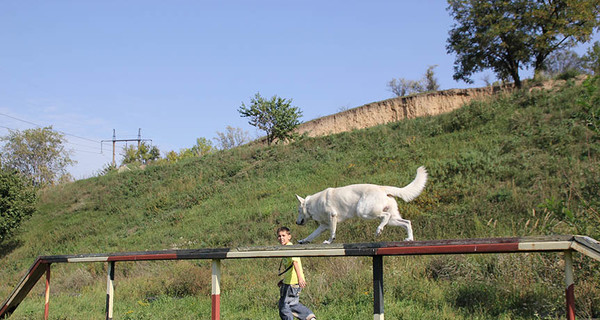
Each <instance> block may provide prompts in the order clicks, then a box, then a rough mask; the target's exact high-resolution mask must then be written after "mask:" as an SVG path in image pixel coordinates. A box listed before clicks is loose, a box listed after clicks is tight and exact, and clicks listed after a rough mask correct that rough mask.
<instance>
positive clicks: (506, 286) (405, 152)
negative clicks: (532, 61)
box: [0, 83, 600, 319]
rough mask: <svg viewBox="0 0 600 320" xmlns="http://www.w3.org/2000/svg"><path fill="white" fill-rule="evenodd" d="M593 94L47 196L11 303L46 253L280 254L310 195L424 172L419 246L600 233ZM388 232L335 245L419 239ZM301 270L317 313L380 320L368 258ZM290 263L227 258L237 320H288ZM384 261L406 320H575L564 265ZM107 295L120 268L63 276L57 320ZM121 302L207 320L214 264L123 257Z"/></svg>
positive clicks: (58, 278) (523, 102) (15, 260)
mask: <svg viewBox="0 0 600 320" xmlns="http://www.w3.org/2000/svg"><path fill="white" fill-rule="evenodd" d="M588 89H589V88H588ZM582 96H583V97H584V96H585V95H584V88H583V87H581V86H577V85H574V84H572V83H568V84H567V85H566V86H564V87H563V88H560V89H559V90H557V91H555V92H546V91H533V92H528V91H526V90H524V91H519V92H516V93H514V94H512V95H505V96H498V97H496V98H494V99H493V100H490V101H486V102H473V103H470V104H468V105H466V106H465V107H463V108H461V109H459V110H456V111H454V112H452V113H449V114H444V115H440V116H436V117H425V118H419V119H414V120H406V121H402V122H398V123H391V124H388V125H382V126H377V127H373V128H369V129H365V130H356V131H352V132H347V133H341V134H337V135H332V136H326V137H321V138H307V137H303V138H301V139H300V140H298V141H296V142H294V143H291V144H289V145H285V146H284V145H278V146H272V147H264V146H257V145H250V146H244V147H240V148H237V149H235V150H229V151H224V152H218V153H216V154H212V155H208V156H205V157H203V158H201V159H190V160H187V161H182V162H180V163H176V164H168V165H155V166H149V167H147V168H146V169H145V170H143V171H141V170H139V171H132V172H127V173H123V174H116V173H111V174H109V175H106V176H101V177H96V178H91V179H87V180H82V181H77V182H75V183H71V184H65V185H61V186H57V187H54V188H50V189H47V190H44V191H42V192H41V193H40V202H39V205H38V211H37V213H35V214H34V215H33V216H32V217H31V219H29V220H28V221H26V222H25V223H24V224H23V225H22V227H21V229H20V231H19V232H18V234H17V235H16V236H15V237H14V238H13V239H11V240H10V241H6V242H5V243H2V244H0V250H1V251H0V258H1V259H0V279H2V281H0V299H5V298H6V297H7V296H8V295H9V294H10V292H11V291H12V290H13V289H14V288H15V286H16V284H17V282H18V281H19V280H20V278H21V277H22V276H23V275H24V273H25V272H26V270H27V269H28V268H29V266H30V265H31V264H32V263H33V261H34V259H35V257H37V256H39V255H53V254H80V253H101V252H120V251H140V250H162V249H169V248H180V249H185V248H215V247H235V246H253V245H274V244H276V242H275V240H276V239H275V237H274V231H275V229H276V228H277V227H278V226H280V225H288V226H290V227H291V228H292V232H293V236H294V238H295V239H300V238H303V237H305V236H307V235H308V234H310V232H312V230H313V229H314V228H315V226H316V225H315V224H309V225H308V226H307V227H298V226H296V225H295V224H294V221H295V218H296V199H295V197H294V194H299V195H301V196H305V195H308V194H312V193H315V192H318V191H320V190H322V189H324V188H327V187H332V186H333V187H335V186H342V185H346V184H351V183H376V184H388V185H398V186H403V185H406V184H407V183H409V182H410V181H412V179H413V178H414V175H415V170H416V168H417V167H418V166H420V165H425V166H426V167H427V169H428V171H429V176H430V179H429V181H428V184H427V187H426V190H425V191H424V193H423V194H422V195H421V196H419V197H418V198H417V199H416V200H414V201H413V202H411V203H408V204H406V203H403V202H400V203H399V206H400V210H401V212H402V213H403V215H404V216H405V217H406V218H407V219H410V220H412V222H413V228H414V233H415V238H416V239H417V240H427V239H456V238H480V237H501V236H527V235H552V234H584V235H588V236H591V237H593V238H596V239H600V214H599V210H600V172H599V170H600V161H599V155H600V144H599V143H598V142H599V138H600V133H599V132H597V131H594V128H593V127H590V126H589V125H586V122H585V121H584V120H585V119H587V118H586V117H585V111H586V110H587V109H582V107H581V103H577V100H578V99H581V97H582ZM588 109H589V108H588ZM377 224H378V222H377V221H364V220H361V221H359V220H354V221H348V222H344V223H343V224H341V225H340V226H339V227H338V233H337V240H336V241H338V242H340V243H341V242H368V241H397V240H401V239H404V238H405V234H404V231H403V229H401V228H393V227H388V228H386V230H385V231H384V232H383V235H382V236H381V237H380V238H375V237H374V232H375V228H376V226H377ZM238 225H241V227H240V228H236V227H235V226H238ZM324 239H325V236H321V237H320V238H319V239H317V241H323V240H324ZM303 264H304V265H305V269H306V273H307V277H308V282H309V286H308V287H307V289H306V290H305V291H303V297H302V300H303V302H304V303H305V304H307V305H309V306H310V307H311V308H312V309H313V310H314V311H315V313H317V315H318V316H319V318H322V319H367V318H371V317H372V308H373V307H372V295H373V293H372V290H373V289H372V274H371V261H370V259H369V258H306V259H303ZM277 266H278V260H276V259H260V260H235V261H233V260H227V261H224V262H223V280H222V281H223V283H222V311H221V312H222V317H223V319H276V318H277V309H276V302H277V298H278V291H277V288H276V287H275V284H276V282H277V279H276V273H277V272H276V269H277ZM384 266H385V280H384V281H385V314H386V317H388V318H391V319H490V318H493V319H557V318H562V317H564V313H565V312H564V297H563V296H564V288H563V265H562V259H561V256H560V255H557V254H519V255H517V254H501V255H483V256H479V255H478V256H468V255H467V256H462V255H459V256H426V257H419V256H413V257H386V258H385V265H384ZM599 267H600V264H599V263H598V262H595V261H592V260H591V259H589V258H586V257H582V256H581V255H575V276H576V283H577V286H576V300H577V301H576V303H577V309H576V310H577V315H578V317H581V318H592V317H600V298H599V297H600V283H599V280H598V279H600V271H599V270H600V268H599ZM105 286H106V265H105V264H102V263H90V264H75V265H53V267H52V288H51V290H52V291H51V306H50V314H51V318H52V319H97V318H101V317H103V314H104V304H105V294H106V293H105V292H106V287H105ZM43 290H44V288H43V286H42V285H41V284H38V286H36V288H34V290H33V291H32V292H31V293H30V295H29V296H28V297H27V298H26V299H25V301H24V302H23V303H22V305H21V306H19V308H18V309H17V311H16V312H15V313H14V315H13V316H12V317H11V319H30V318H41V317H42V313H43V295H42V293H43ZM115 302H116V303H115V319H209V318H210V261H179V262H173V261H170V262H138V263H118V264H117V267H116V293H115Z"/></svg>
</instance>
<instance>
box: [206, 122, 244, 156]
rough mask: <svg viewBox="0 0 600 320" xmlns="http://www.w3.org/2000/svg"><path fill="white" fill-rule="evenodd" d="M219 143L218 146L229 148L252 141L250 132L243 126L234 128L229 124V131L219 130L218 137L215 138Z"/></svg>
mask: <svg viewBox="0 0 600 320" xmlns="http://www.w3.org/2000/svg"><path fill="white" fill-rule="evenodd" d="M214 140H215V141H216V143H217V147H218V148H219V149H221V150H227V149H231V148H235V147H238V146H241V145H243V144H244V143H248V142H249V141H250V137H249V136H248V132H247V131H244V130H242V129H241V128H233V127H231V126H227V132H219V131H217V137H216V138H214Z"/></svg>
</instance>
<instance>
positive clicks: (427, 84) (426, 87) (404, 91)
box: [387, 65, 440, 97]
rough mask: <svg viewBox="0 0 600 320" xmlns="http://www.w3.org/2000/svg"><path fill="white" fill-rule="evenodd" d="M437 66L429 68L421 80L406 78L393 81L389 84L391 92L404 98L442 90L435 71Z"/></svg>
mask: <svg viewBox="0 0 600 320" xmlns="http://www.w3.org/2000/svg"><path fill="white" fill-rule="evenodd" d="M436 67H437V65H433V66H429V67H428V68H427V71H425V75H424V76H423V78H422V79H421V80H418V81H415V80H406V79H404V78H398V79H392V80H391V81H390V82H388V85H387V86H388V88H389V90H390V91H391V92H392V93H393V94H395V95H396V96H397V97H404V96H406V95H409V94H413V93H421V92H431V91H437V90H439V88H440V85H439V84H438V81H437V78H436V77H435V73H434V72H433V69H435V68H436Z"/></svg>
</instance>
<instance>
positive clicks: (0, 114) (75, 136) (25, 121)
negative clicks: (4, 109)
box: [0, 112, 100, 143]
mask: <svg viewBox="0 0 600 320" xmlns="http://www.w3.org/2000/svg"><path fill="white" fill-rule="evenodd" d="M0 116H5V117H8V118H11V119H14V120H17V121H21V122H24V123H28V124H31V125H34V126H36V127H43V126H41V125H39V124H37V123H33V122H31V121H27V120H23V119H19V118H16V117H13V116H10V115H8V114H4V113H1V112H0ZM4 128H6V127H4ZM6 129H10V128H6ZM10 130H14V129H10ZM52 130H54V129H52ZM54 131H56V132H58V133H61V134H64V135H65V136H71V137H74V138H78V139H82V140H87V141H90V142H94V143H100V141H98V140H92V139H88V138H84V137H80V136H77V135H74V134H70V133H66V132H64V131H58V130H54Z"/></svg>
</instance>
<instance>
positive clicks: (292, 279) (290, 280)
mask: <svg viewBox="0 0 600 320" xmlns="http://www.w3.org/2000/svg"><path fill="white" fill-rule="evenodd" d="M287 245H288V246H291V245H292V243H291V242H289V243H288V244H287ZM294 261H296V262H298V271H299V272H300V274H301V275H302V278H303V279H304V271H302V261H300V258H298V257H288V258H283V266H284V270H285V269H287V268H288V267H289V266H290V265H291V264H292V263H293V262H294ZM283 283H285V284H298V275H297V274H296V269H295V268H294V267H293V266H292V267H291V268H290V269H289V270H288V271H286V272H285V273H284V274H283Z"/></svg>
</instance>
